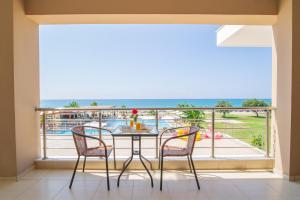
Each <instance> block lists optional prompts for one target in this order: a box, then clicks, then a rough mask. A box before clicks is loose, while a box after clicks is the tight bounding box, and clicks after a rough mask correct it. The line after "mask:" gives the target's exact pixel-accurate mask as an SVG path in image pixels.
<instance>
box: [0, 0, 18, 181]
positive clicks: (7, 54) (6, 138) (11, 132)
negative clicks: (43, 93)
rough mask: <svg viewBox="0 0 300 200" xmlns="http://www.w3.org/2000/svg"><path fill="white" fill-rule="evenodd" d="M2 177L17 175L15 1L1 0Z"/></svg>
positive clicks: (0, 172) (0, 126)
mask: <svg viewBox="0 0 300 200" xmlns="http://www.w3.org/2000/svg"><path fill="white" fill-rule="evenodd" d="M0 25H1V28H0V94H1V95H0V97H1V100H0V177H13V176H15V175H16V148H15V145H16V144H15V108H14V68H13V65H14V58H13V3H12V1H0Z"/></svg>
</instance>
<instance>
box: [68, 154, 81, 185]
mask: <svg viewBox="0 0 300 200" xmlns="http://www.w3.org/2000/svg"><path fill="white" fill-rule="evenodd" d="M79 159H80V156H78V158H77V161H76V164H75V168H74V171H73V175H72V178H71V182H70V185H69V189H71V187H72V185H73V181H74V177H75V173H76V170H77V167H78V163H79Z"/></svg>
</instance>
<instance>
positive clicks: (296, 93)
mask: <svg viewBox="0 0 300 200" xmlns="http://www.w3.org/2000/svg"><path fill="white" fill-rule="evenodd" d="M291 12H292V13H293V22H292V26H293V28H292V34H293V44H292V56H293V59H292V64H293V70H292V78H293V81H292V91H293V92H292V127H291V129H292V140H291V161H290V162H291V166H290V174H291V176H296V177H298V178H300V123H299V122H300V1H299V0H293V9H292V11H291Z"/></svg>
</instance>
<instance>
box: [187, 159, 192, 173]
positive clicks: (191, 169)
mask: <svg viewBox="0 0 300 200" xmlns="http://www.w3.org/2000/svg"><path fill="white" fill-rule="evenodd" d="M187 159H188V163H189V168H190V173H192V167H191V161H190V157H189V155H187Z"/></svg>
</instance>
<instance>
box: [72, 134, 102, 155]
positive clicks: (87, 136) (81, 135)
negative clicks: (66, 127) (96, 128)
mask: <svg viewBox="0 0 300 200" xmlns="http://www.w3.org/2000/svg"><path fill="white" fill-rule="evenodd" d="M73 134H76V135H79V136H80V137H85V138H89V139H93V140H98V141H99V142H100V143H101V144H103V146H104V149H105V152H106V151H107V148H106V144H105V142H104V141H103V140H102V139H101V138H97V137H93V136H90V135H83V134H79V133H74V132H73Z"/></svg>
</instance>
